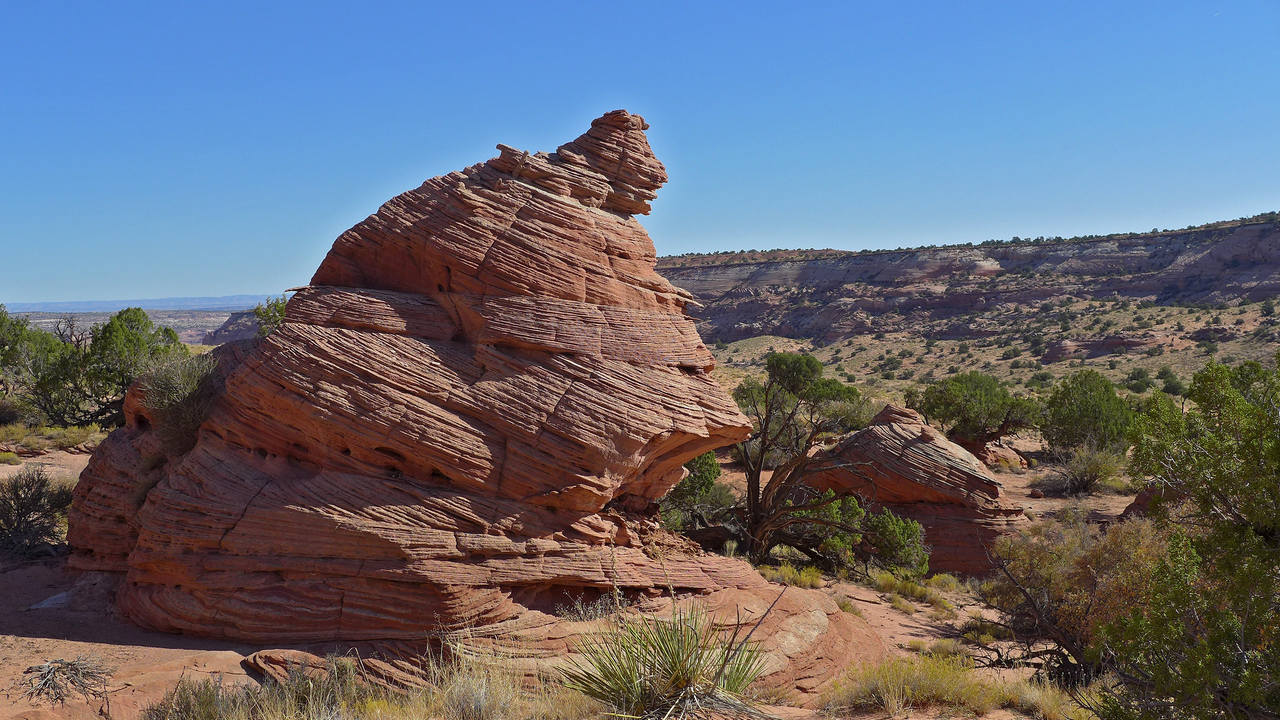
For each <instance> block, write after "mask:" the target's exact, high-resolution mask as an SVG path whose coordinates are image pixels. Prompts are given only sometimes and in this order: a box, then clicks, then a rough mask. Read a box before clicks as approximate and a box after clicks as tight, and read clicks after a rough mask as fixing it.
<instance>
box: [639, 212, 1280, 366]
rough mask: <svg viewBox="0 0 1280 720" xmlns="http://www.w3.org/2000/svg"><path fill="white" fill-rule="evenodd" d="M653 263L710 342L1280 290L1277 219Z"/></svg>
mask: <svg viewBox="0 0 1280 720" xmlns="http://www.w3.org/2000/svg"><path fill="white" fill-rule="evenodd" d="M658 272H660V273H662V275H663V276H664V277H666V278H667V279H668V280H670V281H671V282H672V283H674V284H676V285H678V286H680V287H682V288H685V289H686V290H688V291H689V292H691V293H693V296H694V298H695V299H696V300H697V301H698V303H699V305H695V306H691V310H690V313H691V314H692V315H693V316H694V318H695V319H696V320H697V322H698V330H699V331H700V333H701V334H702V337H703V338H705V339H707V340H708V341H724V342H732V341H735V340H741V339H743V338H748V337H753V336H757V335H781V336H785V337H791V338H805V339H813V340H817V341H819V342H822V343H833V342H838V341H841V340H845V339H848V338H854V337H858V336H861V335H864V334H867V333H874V332H895V331H916V330H918V329H919V328H920V327H921V326H922V325H925V324H929V325H930V326H931V327H932V328H934V332H933V335H934V336H935V337H938V338H955V337H970V338H972V337H981V336H984V335H993V334H996V333H998V332H1002V331H1003V330H1004V328H991V327H982V326H979V327H974V326H972V325H971V321H972V319H973V315H974V314H975V313H980V312H985V311H989V310H993V309H996V308H999V307H1002V306H1003V307H1028V308H1034V307H1035V306H1038V305H1040V304H1041V303H1043V302H1045V301H1058V300H1061V299H1062V298H1064V297H1074V298H1082V299H1087V300H1112V299H1116V298H1128V299H1133V300H1150V301H1153V302H1156V303H1164V304H1178V305H1211V304H1217V303H1221V302H1228V301H1238V300H1241V299H1243V300H1246V301H1249V302H1257V301H1260V300H1264V299H1267V298H1273V297H1276V296H1280V218H1277V216H1276V214H1275V213H1268V214H1265V215H1262V216H1259V217H1257V218H1245V219H1241V220H1238V221H1231V222H1220V223H1213V224H1210V225H1205V226H1201V227H1195V228H1188V229H1186V230H1176V231H1166V232H1157V233H1135V234H1130V235H1113V236H1106V237H1093V238H1079V239H1073V240H1055V241H1045V242H1016V243H990V244H987V243H984V244H981V245H951V246H945V245H944V246H936V247H925V248H916V249H911V250H877V251H867V252H861V253H858V252H846V251H839V250H807V251H806V250H779V251H765V252H761V251H748V252H744V253H721V254H705V255H684V256H676V257H664V258H661V259H660V260H659V261H658ZM1196 339H1199V338H1196ZM1089 342H1091V343H1094V344H1096V345H1099V346H1104V345H1106V344H1108V343H1110V344H1115V342H1116V341H1114V340H1109V339H1107V338H1093V339H1090V341H1089ZM1123 342H1126V343H1129V344H1132V345H1133V346H1134V347H1136V348H1142V347H1144V345H1143V344H1142V343H1141V342H1137V343H1132V342H1129V341H1123ZM1074 350H1078V351H1080V352H1083V353H1084V354H1086V355H1090V356H1092V353H1094V352H1095V348H1093V347H1085V348H1083V349H1080V348H1075V349H1074ZM1046 362H1048V360H1046Z"/></svg>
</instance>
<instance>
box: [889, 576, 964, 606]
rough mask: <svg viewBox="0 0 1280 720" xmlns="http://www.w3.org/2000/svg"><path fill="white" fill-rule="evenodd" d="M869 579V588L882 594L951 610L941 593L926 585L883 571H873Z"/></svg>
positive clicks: (949, 604)
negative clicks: (902, 597)
mask: <svg viewBox="0 0 1280 720" xmlns="http://www.w3.org/2000/svg"><path fill="white" fill-rule="evenodd" d="M869 579H870V581H871V586H872V587H874V588H875V589H876V590H878V591H880V592H882V593H889V594H890V595H901V596H904V597H908V598H911V599H912V600H918V601H920V602H926V603H929V604H930V605H932V606H934V607H936V608H939V609H942V610H951V609H952V607H951V603H950V602H949V601H948V600H947V599H946V598H945V597H943V596H942V593H940V592H939V591H938V590H937V589H935V588H932V587H929V586H927V585H921V584H920V583H918V582H915V581H913V580H909V579H906V578H901V577H898V576H897V575H894V574H893V573H891V572H885V571H873V572H872V573H870V575H869Z"/></svg>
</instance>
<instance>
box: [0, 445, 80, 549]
mask: <svg viewBox="0 0 1280 720" xmlns="http://www.w3.org/2000/svg"><path fill="white" fill-rule="evenodd" d="M70 507H71V488H70V487H68V486H66V485H60V484H58V483H55V482H54V481H53V480H52V479H51V478H50V477H49V473H47V472H46V471H45V469H44V468H43V467H40V466H39V465H29V466H27V467H24V468H23V469H22V470H19V471H18V473H17V474H15V475H14V476H12V477H10V478H7V479H5V480H0V552H6V553H9V554H12V555H16V556H18V557H27V556H30V555H31V554H32V553H34V552H36V551H37V550H38V549H39V548H40V547H41V546H45V545H51V544H55V543H57V542H59V541H60V540H61V534H62V531H61V527H62V521H63V519H64V518H65V517H66V513H67V509H68V508H70Z"/></svg>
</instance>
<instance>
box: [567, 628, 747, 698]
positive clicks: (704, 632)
mask: <svg viewBox="0 0 1280 720" xmlns="http://www.w3.org/2000/svg"><path fill="white" fill-rule="evenodd" d="M740 628H741V626H740V625H738V626H736V627H735V630H734V631H733V632H732V633H725V632H722V631H720V630H718V629H717V628H716V627H715V626H714V624H713V623H712V622H711V620H710V618H709V617H708V616H707V614H706V612H705V611H702V610H696V609H695V610H676V611H673V612H672V616H671V619H670V620H667V619H662V618H656V617H649V616H630V617H622V618H619V620H618V625H617V627H616V628H614V629H613V630H611V631H609V632H606V633H603V634H601V635H598V636H595V637H591V638H587V639H586V640H584V641H583V642H582V644H580V645H579V646H578V651H579V653H581V656H582V657H581V659H579V660H573V661H571V662H570V666H569V667H568V668H566V669H565V670H564V671H563V672H564V682H565V685H566V686H568V687H569V688H571V689H573V690H577V691H578V692H581V693H583V694H584V695H587V696H588V697H591V698H595V699H596V700H599V701H601V702H603V703H605V704H606V705H609V706H610V707H612V708H613V709H614V710H615V711H616V712H618V713H619V714H622V715H626V716H629V717H635V718H690V717H699V716H701V715H705V714H709V713H715V712H725V711H730V712H739V713H750V712H751V702H750V700H749V699H748V698H747V697H746V692H747V690H748V689H749V688H750V687H751V684H752V683H754V682H755V681H756V679H758V678H759V677H760V674H761V673H762V672H763V670H764V659H763V657H762V656H761V654H760V652H759V649H758V647H757V646H756V645H754V644H752V643H751V642H750V633H747V636H746V637H741V638H740V637H739V635H740V632H741V631H740Z"/></svg>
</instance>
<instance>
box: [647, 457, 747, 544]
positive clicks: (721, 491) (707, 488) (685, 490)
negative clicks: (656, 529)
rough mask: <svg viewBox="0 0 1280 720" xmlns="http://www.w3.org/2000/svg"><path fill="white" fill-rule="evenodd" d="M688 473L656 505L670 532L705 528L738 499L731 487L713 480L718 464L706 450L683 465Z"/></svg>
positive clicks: (718, 470) (663, 522) (717, 470)
mask: <svg viewBox="0 0 1280 720" xmlns="http://www.w3.org/2000/svg"><path fill="white" fill-rule="evenodd" d="M684 467H685V469H686V470H688V471H689V474H688V475H686V476H685V477H684V479H683V480H681V481H680V482H679V483H677V484H676V486H675V487H673V488H671V491H670V492H668V493H667V495H666V497H664V498H662V501H661V502H660V504H659V509H660V511H661V517H662V524H663V525H665V526H666V527H667V529H669V530H671V531H672V532H684V531H687V530H690V529H693V528H700V527H706V526H707V525H710V524H712V523H714V522H716V521H718V520H719V519H720V518H721V517H722V516H723V515H724V513H725V512H726V511H727V510H728V509H729V508H731V507H733V504H734V503H735V502H736V501H737V498H736V497H735V496H734V494H733V489H732V488H730V487H729V486H728V485H725V484H723V483H718V482H716V478H718V477H720V463H719V462H717V461H716V456H715V453H713V452H706V453H703V454H702V455H699V456H697V457H695V458H693V459H692V460H690V461H689V462H687V463H685V464H684Z"/></svg>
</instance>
